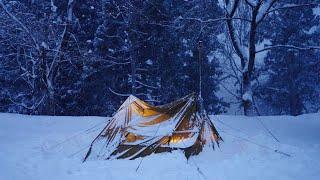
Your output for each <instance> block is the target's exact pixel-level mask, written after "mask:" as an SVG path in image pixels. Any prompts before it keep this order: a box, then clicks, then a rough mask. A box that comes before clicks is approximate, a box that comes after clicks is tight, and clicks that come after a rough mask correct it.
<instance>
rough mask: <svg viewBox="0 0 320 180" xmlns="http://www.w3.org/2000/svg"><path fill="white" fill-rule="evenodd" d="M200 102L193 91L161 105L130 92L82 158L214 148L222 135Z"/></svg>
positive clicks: (188, 153) (106, 157) (186, 151)
mask: <svg viewBox="0 0 320 180" xmlns="http://www.w3.org/2000/svg"><path fill="white" fill-rule="evenodd" d="M201 102H202V101H201V97H199V96H197V95H196V94H194V93H192V94H190V95H188V96H186V97H184V98H181V99H179V100H177V101H174V102H172V103H169V104H166V105H162V106H152V105H149V104H147V103H146V102H144V101H142V100H140V99H138V98H136V97H134V96H132V95H131V96H129V97H128V98H127V100H126V101H125V102H124V103H123V104H122V105H121V107H120V108H119V110H118V111H117V112H116V113H115V115H114V116H113V117H112V118H111V120H110V121H109V123H108V124H107V125H106V126H105V127H104V128H103V130H102V131H101V132H100V133H99V135H98V136H97V137H96V138H95V139H94V140H93V142H92V143H91V145H90V148H89V150H88V152H87V154H86V156H85V158H84V161H86V160H87V159H111V158H112V159H113V158H120V159H135V158H137V157H143V156H147V155H150V154H152V153H159V152H168V151H169V152H170V151H172V150H177V149H180V150H182V151H183V152H184V153H185V156H186V157H187V158H189V157H190V156H192V155H196V154H199V153H200V152H201V151H202V149H203V147H204V145H205V144H206V145H209V146H211V147H212V148H214V144H215V143H217V145H219V141H221V140H222V138H221V137H220V135H219V133H218V132H217V130H216V128H215V127H214V125H213V123H212V122H211V121H210V119H209V117H208V115H207V113H206V112H205V110H204V109H203V108H202V103H201Z"/></svg>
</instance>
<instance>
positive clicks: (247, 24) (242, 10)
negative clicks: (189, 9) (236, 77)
mask: <svg viewBox="0 0 320 180" xmlns="http://www.w3.org/2000/svg"><path fill="white" fill-rule="evenodd" d="M277 2H278V0H224V1H220V3H221V4H222V6H223V9H224V15H225V17H224V20H225V22H226V27H227V33H228V37H229V40H230V44H231V45H232V48H233V50H234V53H235V54H236V55H237V57H238V58H233V59H234V60H235V61H237V59H239V61H240V68H239V71H240V73H241V87H240V92H241V100H242V106H243V110H244V114H245V115H248V114H249V112H250V111H252V107H253V92H252V91H253V90H252V80H253V79H252V78H253V77H252V76H253V73H254V69H255V61H256V55H257V53H260V52H263V51H268V50H272V49H273V48H288V49H292V48H293V49H298V50H310V49H320V47H318V46H309V47H296V46H293V45H289V44H284V45H282V44H281V45H271V46H267V47H265V48H263V49H260V50H259V49H257V48H256V45H257V37H258V35H259V34H258V33H259V32H258V28H259V25H260V24H261V23H262V22H263V21H264V20H265V19H266V17H267V16H268V15H269V14H272V13H275V12H279V11H281V10H283V9H294V8H301V7H314V6H315V5H317V4H315V3H306V4H300V5H290V6H279V5H277ZM220 19H222V18H220ZM220 19H219V20H220ZM231 64H233V63H231Z"/></svg>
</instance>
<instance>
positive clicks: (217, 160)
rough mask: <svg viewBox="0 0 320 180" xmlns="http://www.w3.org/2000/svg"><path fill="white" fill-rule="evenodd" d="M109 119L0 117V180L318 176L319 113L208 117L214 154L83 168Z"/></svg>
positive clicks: (89, 164)
mask: <svg viewBox="0 0 320 180" xmlns="http://www.w3.org/2000/svg"><path fill="white" fill-rule="evenodd" d="M107 121H108V119H107V118H104V117H51V116H26V115H17V114H0V160H1V161H0V169H1V173H0V179H1V180H20V179H21V180H22V179H32V180H42V179H47V180H56V179H59V180H71V179H77V180H87V179H94V180H100V179H101V180H106V179H108V180H118V179H119V180H131V179H142V180H144V179H145V180H150V179H153V180H157V179H159V180H160V179H161V180H162V179H179V180H198V179H217V180H228V179H229V180H234V179H245V180H247V179H253V180H257V179H266V180H269V179H281V180H285V179H288V180H293V179H297V180H298V179H308V180H313V179H314V180H317V179H319V178H320V114H319V113H318V114H307V115H302V116H297V117H290V116H269V117H244V116H212V121H213V122H214V123H215V125H216V126H217V129H218V131H219V132H220V134H221V136H222V138H223V139H224V142H223V143H221V146H220V149H219V148H216V150H215V151H212V149H206V150H204V152H202V153H201V154H200V155H198V156H195V157H191V158H190V159H189V160H188V161H187V160H186V158H185V157H184V155H183V153H182V152H180V151H174V152H172V153H162V154H153V155H151V156H148V157H144V158H137V159H135V160H132V161H130V160H111V161H88V162H86V163H81V161H82V158H83V157H84V154H85V152H86V150H87V148H88V146H89V144H90V142H91V141H92V139H93V137H95V136H96V135H97V134H98V133H99V131H100V130H101V128H103V127H104V125H105V124H106V122H107ZM265 127H267V128H268V129H270V130H271V131H272V133H273V134H274V135H275V136H276V137H277V138H278V139H279V141H280V142H276V141H275V140H274V139H273V138H272V137H271V136H270V134H269V133H267V132H266V129H265ZM274 150H278V151H281V152H285V153H287V154H290V155H291V157H288V156H286V155H284V154H281V153H276V152H274ZM138 167H139V168H138Z"/></svg>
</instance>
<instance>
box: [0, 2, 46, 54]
mask: <svg viewBox="0 0 320 180" xmlns="http://www.w3.org/2000/svg"><path fill="white" fill-rule="evenodd" d="M0 6H1V7H2V9H3V10H4V11H5V12H6V13H7V14H8V15H9V16H10V17H11V19H13V20H14V21H15V22H16V23H18V24H19V25H20V26H21V27H22V28H23V29H24V30H25V31H26V32H27V34H28V35H29V36H30V38H31V39H32V41H33V43H34V45H35V48H36V49H37V51H40V47H39V45H38V43H37V40H36V38H35V37H34V36H33V34H32V33H31V32H30V30H29V28H27V26H25V25H24V24H23V23H22V22H21V21H20V20H19V19H18V18H17V17H16V16H15V15H14V14H12V13H11V12H10V11H9V10H8V9H7V8H6V6H5V5H4V4H3V1H2V0H0Z"/></svg>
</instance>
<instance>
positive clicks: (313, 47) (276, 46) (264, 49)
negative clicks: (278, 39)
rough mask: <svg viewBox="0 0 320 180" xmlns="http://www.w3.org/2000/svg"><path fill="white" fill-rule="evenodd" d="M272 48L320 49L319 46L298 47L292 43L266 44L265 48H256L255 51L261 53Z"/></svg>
mask: <svg viewBox="0 0 320 180" xmlns="http://www.w3.org/2000/svg"><path fill="white" fill-rule="evenodd" d="M274 48H287V49H296V50H320V46H306V47H299V46H294V45H282V44H278V45H273V46H268V47H266V48H263V49H260V50H257V51H256V53H261V52H263V51H268V50H271V49H274Z"/></svg>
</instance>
